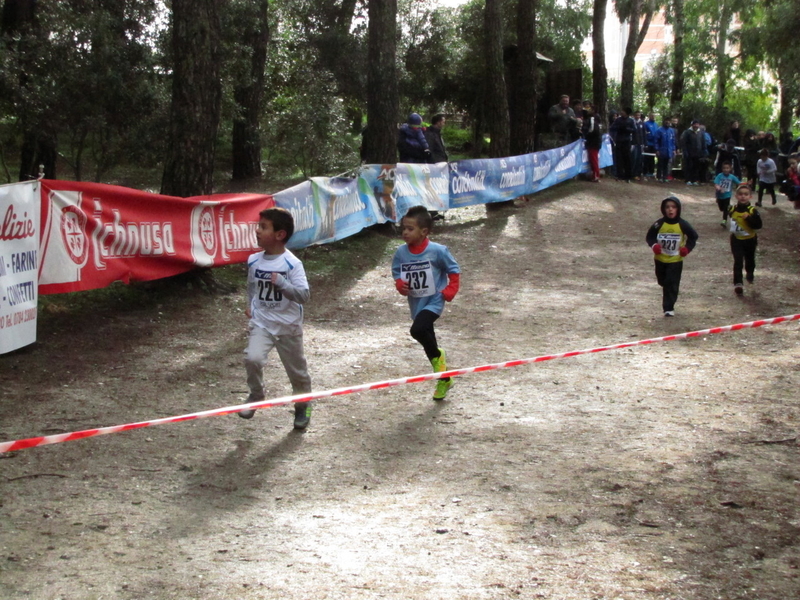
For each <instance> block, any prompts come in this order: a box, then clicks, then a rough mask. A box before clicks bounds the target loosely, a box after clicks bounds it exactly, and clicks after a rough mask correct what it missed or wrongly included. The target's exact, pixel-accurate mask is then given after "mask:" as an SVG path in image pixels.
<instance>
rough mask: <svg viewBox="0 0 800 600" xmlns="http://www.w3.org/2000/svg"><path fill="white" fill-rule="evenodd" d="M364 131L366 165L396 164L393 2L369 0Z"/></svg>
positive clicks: (395, 25) (397, 104)
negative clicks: (365, 121)
mask: <svg viewBox="0 0 800 600" xmlns="http://www.w3.org/2000/svg"><path fill="white" fill-rule="evenodd" d="M368 10H369V28H368V31H367V37H368V57H367V61H368V68H367V128H366V130H365V131H364V140H363V146H362V158H363V160H364V161H365V162H367V163H379V164H390V163H395V162H397V117H398V113H399V112H400V105H399V100H398V97H397V71H396V67H395V60H396V56H397V43H396V39H397V0H369V8H368Z"/></svg>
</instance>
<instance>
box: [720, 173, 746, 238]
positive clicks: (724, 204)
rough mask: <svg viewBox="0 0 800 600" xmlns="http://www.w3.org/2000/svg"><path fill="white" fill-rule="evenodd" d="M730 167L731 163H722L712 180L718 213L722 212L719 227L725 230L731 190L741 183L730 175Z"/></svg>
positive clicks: (734, 176)
mask: <svg viewBox="0 0 800 600" xmlns="http://www.w3.org/2000/svg"><path fill="white" fill-rule="evenodd" d="M731 170H732V167H731V163H729V162H724V163H722V171H720V172H719V173H718V174H717V176H716V177H715V178H714V189H715V190H716V194H717V206H718V207H719V210H720V212H722V223H720V225H721V226H722V227H723V229H724V228H725V224H726V223H727V221H728V208H730V205H731V196H732V195H733V190H734V189H736V187H737V186H738V185H739V184H740V183H742V182H741V181H740V180H739V178H738V177H736V175H733V174H732V173H731Z"/></svg>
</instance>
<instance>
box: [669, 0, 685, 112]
mask: <svg viewBox="0 0 800 600" xmlns="http://www.w3.org/2000/svg"><path fill="white" fill-rule="evenodd" d="M672 10H673V19H674V23H673V24H672V30H673V36H674V41H673V46H672V47H673V53H674V56H673V58H674V62H673V64H672V91H671V93H670V96H669V104H670V110H671V111H672V112H673V113H675V112H677V111H678V110H679V109H680V105H681V103H682V102H683V87H684V83H685V79H684V74H683V70H684V65H685V63H686V58H685V57H686V54H685V51H684V48H683V36H684V32H685V31H686V23H685V22H684V15H683V0H672Z"/></svg>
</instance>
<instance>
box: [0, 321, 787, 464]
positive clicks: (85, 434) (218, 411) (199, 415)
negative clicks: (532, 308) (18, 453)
mask: <svg viewBox="0 0 800 600" xmlns="http://www.w3.org/2000/svg"><path fill="white" fill-rule="evenodd" d="M799 319H800V314H796V315H787V316H785V317H774V318H772V319H761V320H758V321H750V322H749V323H737V324H736V325H725V326H724V327H712V328H711V329H701V330H699V331H689V332H686V333H677V334H675V335H665V336H663V337H658V338H650V339H648V340H638V341H635V342H624V343H622V344H614V345H613V346H601V347H599V348H590V349H588V350H573V351H571V352H562V353H561V354H547V355H545V356H537V357H535V358H522V359H518V360H509V361H506V362H502V363H495V364H491V365H481V366H479V367H468V368H466V369H453V370H451V371H444V372H442V373H427V374H425V375H415V376H414V377H402V378H400V379H389V380H387V381H377V382H374V383H363V384H361V385H354V386H350V387H343V388H337V389H333V390H324V391H320V392H310V393H308V394H299V395H297V396H284V397H283V398H275V399H273V400H262V401H260V402H251V403H250V404H238V405H236V406H226V407H225V408H215V409H212V410H204V411H202V412H196V413H190V414H187V415H180V416H177V417H164V418H162V419H153V420H152V421H141V422H139V423H128V424H126V425H114V426H112V427H100V428H98V429H84V430H83V431H74V432H72V433H59V434H57V435H48V436H42V437H33V438H27V439H23V440H16V441H12V442H2V443H0V453H3V452H13V451H15V450H24V449H25V448H35V447H36V446H46V445H47V444H59V443H61V442H70V441H72V440H80V439H83V438H89V437H94V436H96V435H106V434H109V433H117V432H120V431H128V430H130V429H139V428H141V427H152V426H153V425H165V424H167V423H180V422H181V421H191V420H193V419H203V418H205V417H216V416H219V415H229V414H231V413H235V412H238V411H240V410H241V409H243V408H248V409H256V408H268V407H271V406H280V405H282V404H291V403H293V402H308V401H309V400H317V399H319V398H329V397H331V396H343V395H345V394H354V393H356V392H364V391H367V390H380V389H383V388H389V387H395V386H398V385H405V384H407V383H419V382H421V381H430V380H432V379H441V378H443V377H458V376H459V375H466V374H467V373H481V372H483V371H494V370H495V369H508V368H511V367H519V366H521V365H527V364H530V363H537V362H544V361H547V360H556V359H559V358H570V357H572V356H580V355H581V354H593V353H595V352H605V351H607V350H620V349H622V348H631V347H633V346H644V345H647V344H655V343H656V342H671V341H674V340H683V339H687V338H693V337H700V336H703V335H711V334H715V333H726V332H728V331H738V330H740V329H752V328H756V327H763V326H764V325H777V324H778V323H788V322H789V321H797V320H799Z"/></svg>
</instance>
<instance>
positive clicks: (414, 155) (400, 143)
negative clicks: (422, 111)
mask: <svg viewBox="0 0 800 600" xmlns="http://www.w3.org/2000/svg"><path fill="white" fill-rule="evenodd" d="M397 151H398V153H399V154H400V162H401V163H427V162H430V156H431V151H430V149H429V148H428V140H426V139H425V132H424V131H423V129H422V117H420V116H419V115H418V114H417V113H411V114H410V115H408V122H406V123H403V125H402V126H401V127H400V129H399V131H398V135H397Z"/></svg>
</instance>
